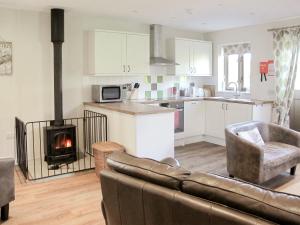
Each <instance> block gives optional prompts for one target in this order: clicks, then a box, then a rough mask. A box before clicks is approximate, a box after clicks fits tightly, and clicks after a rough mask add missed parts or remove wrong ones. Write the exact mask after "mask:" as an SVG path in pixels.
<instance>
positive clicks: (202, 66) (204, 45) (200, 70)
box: [168, 38, 212, 76]
mask: <svg viewBox="0 0 300 225" xmlns="http://www.w3.org/2000/svg"><path fill="white" fill-rule="evenodd" d="M170 54H171V55H170V58H172V59H173V60H174V61H175V62H177V63H178V64H179V65H177V66H174V67H173V68H170V69H169V71H168V72H169V74H174V75H187V76H211V75H212V42H208V41H200V40H189V39H180V38H176V39H175V40H174V41H173V43H172V44H171V50H170Z"/></svg>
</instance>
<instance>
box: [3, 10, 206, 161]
mask: <svg viewBox="0 0 300 225" xmlns="http://www.w3.org/2000/svg"><path fill="white" fill-rule="evenodd" d="M0 28H1V29H0V39H4V40H6V41H11V42H13V70H14V72H13V75H12V76H3V77H0V105H1V110H0V157H6V156H11V157H13V156H14V117H15V116H18V117H20V118H21V119H23V120H24V121H35V120H44V119H53V115H54V112H53V105H54V104H53V98H54V97H53V59H52V58H53V53H52V51H53V50H52V43H51V42H50V12H49V13H48V12H47V13H45V12H34V11H22V10H11V9H4V8H0ZM92 29H110V30H124V31H132V32H142V33H149V26H148V25H145V24H138V23H134V22H132V21H125V20H118V19H108V18H101V17H93V16H88V15H81V14H73V13H72V12H68V11H67V12H66V15H65V43H64V45H63V97H64V116H65V117H69V116H76V115H78V114H80V112H81V110H80V109H81V107H82V102H83V101H90V100H91V99H90V84H91V83H95V82H96V83H101V82H102V80H101V79H102V78H93V77H88V76H84V74H85V72H84V71H86V70H85V60H86V58H87V57H86V54H87V53H86V48H85V43H86V32H85V31H87V30H92ZM163 34H164V37H165V40H166V39H167V38H171V37H173V36H180V37H189V38H202V35H201V34H200V33H197V32H188V31H181V30H174V29H170V28H167V29H165V30H164V31H163ZM159 73H160V72H159ZM108 79H109V78H108ZM124 79H125V78H124ZM136 79H141V78H130V80H132V81H135V80H136ZM127 80H128V79H127Z"/></svg>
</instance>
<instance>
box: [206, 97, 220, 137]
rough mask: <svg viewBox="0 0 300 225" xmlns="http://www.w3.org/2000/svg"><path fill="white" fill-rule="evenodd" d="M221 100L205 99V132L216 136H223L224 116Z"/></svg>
mask: <svg viewBox="0 0 300 225" xmlns="http://www.w3.org/2000/svg"><path fill="white" fill-rule="evenodd" d="M223 104H224V103H223V102H217V101H205V134H206V135H208V136H212V137H216V138H222V139H224V138H225V134H224V127H225V116H224V113H225V112H224V110H223V106H224V105H223Z"/></svg>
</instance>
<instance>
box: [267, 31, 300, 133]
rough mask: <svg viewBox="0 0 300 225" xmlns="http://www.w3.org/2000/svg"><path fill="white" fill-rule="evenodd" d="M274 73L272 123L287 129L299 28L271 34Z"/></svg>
mask: <svg viewBox="0 0 300 225" xmlns="http://www.w3.org/2000/svg"><path fill="white" fill-rule="evenodd" d="M273 48H274V57H275V60H274V64H275V72H276V78H277V79H276V101H275V106H274V109H273V116H272V120H273V123H276V124H279V125H281V126H285V127H289V111H290V108H291V105H292V101H293V97H294V88H295V81H296V76H297V64H298V57H299V53H300V28H292V29H283V30H278V31H274V32H273Z"/></svg>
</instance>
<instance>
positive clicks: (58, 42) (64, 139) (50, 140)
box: [44, 9, 77, 167]
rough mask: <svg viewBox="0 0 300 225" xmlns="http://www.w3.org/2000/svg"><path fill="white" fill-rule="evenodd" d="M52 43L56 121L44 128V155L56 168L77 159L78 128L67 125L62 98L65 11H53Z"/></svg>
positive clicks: (49, 163)
mask: <svg viewBox="0 0 300 225" xmlns="http://www.w3.org/2000/svg"><path fill="white" fill-rule="evenodd" d="M51 41H52V43H53V56H54V108H55V110H54V111H55V120H54V121H53V123H52V124H51V126H50V127H44V138H45V140H44V143H45V148H44V153H45V161H47V163H48V165H55V166H56V167H57V166H58V165H59V164H62V163H67V164H68V163H72V162H74V161H76V160H77V157H76V127H75V126H74V125H65V124H64V120H63V98H62V44H63V42H64V10H63V9H51Z"/></svg>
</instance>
